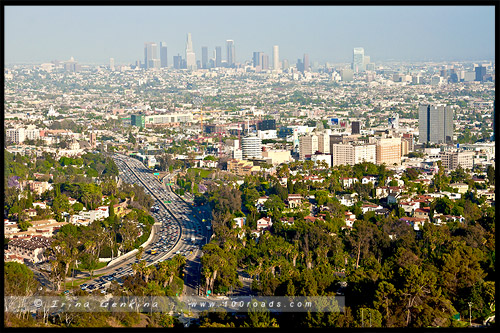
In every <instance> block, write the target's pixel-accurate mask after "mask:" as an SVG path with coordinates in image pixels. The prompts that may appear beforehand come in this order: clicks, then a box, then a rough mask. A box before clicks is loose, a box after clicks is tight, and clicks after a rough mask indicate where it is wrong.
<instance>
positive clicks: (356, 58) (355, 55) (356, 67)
mask: <svg viewBox="0 0 500 333" xmlns="http://www.w3.org/2000/svg"><path fill="white" fill-rule="evenodd" d="M352 70H353V71H354V72H355V73H357V72H363V71H364V70H365V49H364V48H362V47H355V48H354V50H353V51H352Z"/></svg>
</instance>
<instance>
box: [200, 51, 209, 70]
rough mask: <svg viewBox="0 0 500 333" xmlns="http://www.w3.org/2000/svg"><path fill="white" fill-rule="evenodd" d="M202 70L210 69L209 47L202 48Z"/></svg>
mask: <svg viewBox="0 0 500 333" xmlns="http://www.w3.org/2000/svg"><path fill="white" fill-rule="evenodd" d="M201 68H203V69H206V68H208V47H206V46H202V47H201Z"/></svg>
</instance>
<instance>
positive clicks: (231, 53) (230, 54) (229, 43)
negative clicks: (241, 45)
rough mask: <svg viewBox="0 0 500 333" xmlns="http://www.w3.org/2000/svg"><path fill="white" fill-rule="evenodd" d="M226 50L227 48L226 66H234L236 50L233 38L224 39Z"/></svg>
mask: <svg viewBox="0 0 500 333" xmlns="http://www.w3.org/2000/svg"><path fill="white" fill-rule="evenodd" d="M226 50H227V58H226V59H227V67H234V64H235V60H236V59H235V58H236V52H235V50H234V40H230V39H228V40H226Z"/></svg>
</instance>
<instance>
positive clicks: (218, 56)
mask: <svg viewBox="0 0 500 333" xmlns="http://www.w3.org/2000/svg"><path fill="white" fill-rule="evenodd" d="M215 67H222V47H221V46H216V47H215Z"/></svg>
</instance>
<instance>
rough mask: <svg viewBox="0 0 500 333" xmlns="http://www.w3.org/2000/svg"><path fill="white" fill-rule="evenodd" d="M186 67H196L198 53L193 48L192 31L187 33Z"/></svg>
mask: <svg viewBox="0 0 500 333" xmlns="http://www.w3.org/2000/svg"><path fill="white" fill-rule="evenodd" d="M186 68H187V69H196V55H195V53H194V50H193V41H192V39H191V33H190V32H189V33H188V34H187V40H186Z"/></svg>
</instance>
